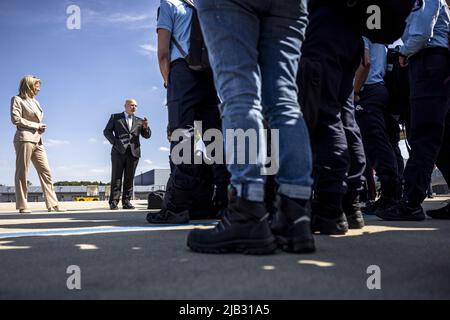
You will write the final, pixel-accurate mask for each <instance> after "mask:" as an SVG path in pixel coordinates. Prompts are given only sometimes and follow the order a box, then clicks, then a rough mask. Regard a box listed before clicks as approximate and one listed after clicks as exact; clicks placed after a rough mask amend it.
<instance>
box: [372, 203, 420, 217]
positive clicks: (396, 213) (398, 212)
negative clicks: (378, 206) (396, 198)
mask: <svg viewBox="0 0 450 320" xmlns="http://www.w3.org/2000/svg"><path fill="white" fill-rule="evenodd" d="M376 216H377V217H378V218H381V219H383V220H386V221H423V220H425V214H424V212H423V208H422V206H418V207H410V206H408V205H407V204H406V203H405V202H400V203H399V204H397V205H395V206H393V207H391V208H389V209H387V210H384V211H380V210H378V211H377V213H376Z"/></svg>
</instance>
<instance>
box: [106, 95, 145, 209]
mask: <svg viewBox="0 0 450 320" xmlns="http://www.w3.org/2000/svg"><path fill="white" fill-rule="evenodd" d="M136 110H137V103H136V100H134V99H129V100H127V101H126V102H125V112H122V113H117V114H113V115H111V118H110V119H109V122H108V124H107V125H106V128H105V130H104V131H103V134H104V135H105V137H106V139H108V141H109V142H110V143H111V144H112V145H113V147H112V150H111V161H112V177H111V196H110V200H109V206H110V208H111V210H117V209H118V206H117V205H118V203H119V201H120V195H121V188H122V176H124V179H123V180H124V181H123V196H122V205H123V209H134V206H133V205H132V204H131V202H130V200H131V197H132V195H133V181H134V175H135V172H136V167H137V165H138V163H139V158H140V157H141V144H140V142H139V136H142V137H144V138H145V139H150V136H151V130H150V127H149V126H148V120H147V118H144V119H141V118H138V117H136V116H135V115H134V114H135V113H136Z"/></svg>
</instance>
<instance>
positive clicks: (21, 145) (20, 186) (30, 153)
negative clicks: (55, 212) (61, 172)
mask: <svg viewBox="0 0 450 320" xmlns="http://www.w3.org/2000/svg"><path fill="white" fill-rule="evenodd" d="M14 147H15V149H16V177H15V184H16V208H17V210H21V209H28V203H27V197H28V188H27V174H28V167H29V165H30V160H31V162H33V165H34V167H35V168H36V171H37V173H38V176H39V180H40V182H41V186H42V191H43V193H44V198H45V204H46V205H47V209H50V208H53V207H55V206H57V205H58V198H57V197H56V193H55V189H54V187H53V182H52V176H51V172H50V166H49V165H48V159H47V153H46V152H45V149H44V146H43V145H40V144H38V143H32V142H14Z"/></svg>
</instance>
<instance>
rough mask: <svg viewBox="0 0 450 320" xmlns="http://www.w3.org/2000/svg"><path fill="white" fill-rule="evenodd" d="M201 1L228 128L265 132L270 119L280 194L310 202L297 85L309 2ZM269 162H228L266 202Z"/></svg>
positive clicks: (239, 181)
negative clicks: (274, 134) (265, 173)
mask: <svg viewBox="0 0 450 320" xmlns="http://www.w3.org/2000/svg"><path fill="white" fill-rule="evenodd" d="M196 4H197V8H198V13H199V18H200V23H201V26H202V30H203V33H204V37H205V42H206V45H207V47H208V50H209V56H210V62H211V65H212V68H213V70H214V76H215V84H216V89H217V90H218V93H219V97H220V98H221V100H222V102H223V103H222V117H223V129H224V132H226V130H229V129H231V130H235V129H242V130H244V131H247V130H249V129H253V130H256V132H261V130H262V129H263V128H264V125H263V121H264V120H266V121H267V123H268V126H269V127H270V129H271V130H274V129H275V130H279V144H278V149H279V159H278V160H277V161H278V166H279V169H278V173H277V182H278V184H279V186H280V187H279V193H281V194H284V195H286V196H288V197H290V198H295V199H309V198H310V196H311V185H312V178H311V172H312V155H311V147H310V140H309V135H308V130H307V127H306V124H305V121H304V119H303V115H302V113H301V111H300V107H299V104H298V89H297V85H296V76H297V71H298V66H299V60H300V49H301V45H302V42H303V40H304V34H305V28H306V25H307V9H306V0H283V1H271V0H197V1H196ZM258 139H263V137H262V136H261V135H258ZM226 143H227V148H228V144H229V141H226ZM248 149H249V146H247V147H246V149H245V152H248ZM226 151H227V152H228V150H226ZM235 158H236V157H235ZM235 160H236V159H235ZM262 167H264V159H261V158H258V161H256V164H251V163H248V162H246V164H236V162H235V164H228V170H229V171H230V172H231V175H232V178H231V183H232V185H233V186H234V187H235V188H236V190H237V192H238V195H239V196H240V197H243V198H245V199H247V200H250V201H263V199H264V184H265V178H264V176H263V175H262V174H261V168H262Z"/></svg>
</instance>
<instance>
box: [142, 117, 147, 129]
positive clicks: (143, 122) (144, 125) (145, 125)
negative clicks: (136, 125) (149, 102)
mask: <svg viewBox="0 0 450 320" xmlns="http://www.w3.org/2000/svg"><path fill="white" fill-rule="evenodd" d="M142 126H143V127H144V129H148V120H147V118H144V120H142Z"/></svg>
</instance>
